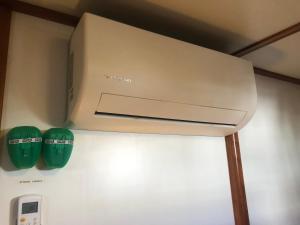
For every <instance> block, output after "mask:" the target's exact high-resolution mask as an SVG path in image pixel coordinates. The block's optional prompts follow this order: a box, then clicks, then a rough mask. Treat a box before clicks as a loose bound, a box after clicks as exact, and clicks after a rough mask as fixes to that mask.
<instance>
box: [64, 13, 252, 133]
mask: <svg viewBox="0 0 300 225" xmlns="http://www.w3.org/2000/svg"><path fill="white" fill-rule="evenodd" d="M69 67H70V69H69V75H68V116H67V117H68V123H69V124H70V125H71V126H72V127H74V128H77V129H84V130H102V131H119V132H135V133H159V134H183V135H207V136H225V135H228V134H231V133H234V132H236V131H237V130H239V129H240V128H242V127H243V126H244V125H245V124H246V123H247V122H248V121H249V120H250V118H251V117H252V115H253V113H254V111H255V108H256V102H257V94H256V85H255V77H254V73H253V68H252V65H251V63H250V62H248V61H245V60H243V59H240V58H236V57H233V56H230V55H226V54H222V53H220V52H217V51H213V50H210V49H206V48H203V47H199V46H196V45H193V44H190V43H186V42H183V41H179V40H176V39H173V38H169V37H166V36H162V35H159V34H155V33H152V32H149V31H145V30H142V29H139V28H135V27H132V26H129V25H125V24H122V23H119V22H116V21H113V20H109V19H106V18H103V17H99V16H95V15H92V14H88V13H86V14H84V15H83V17H82V18H81V20H80V23H79V24H78V26H77V28H76V29H75V31H74V33H73V36H72V39H71V43H70V55H69Z"/></svg>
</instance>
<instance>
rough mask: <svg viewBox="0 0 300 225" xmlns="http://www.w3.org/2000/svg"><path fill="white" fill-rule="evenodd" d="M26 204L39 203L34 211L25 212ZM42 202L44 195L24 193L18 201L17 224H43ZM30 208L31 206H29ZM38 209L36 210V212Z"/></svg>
mask: <svg viewBox="0 0 300 225" xmlns="http://www.w3.org/2000/svg"><path fill="white" fill-rule="evenodd" d="M26 204H34V205H35V204H37V206H36V210H35V209H34V208H33V211H34V212H30V213H24V207H26ZM41 204H42V196H40V195H24V196H21V197H19V199H18V202H17V218H16V219H17V223H16V224H17V225H41V209H42V208H41ZM29 209H30V208H29ZM35 211H36V212H35Z"/></svg>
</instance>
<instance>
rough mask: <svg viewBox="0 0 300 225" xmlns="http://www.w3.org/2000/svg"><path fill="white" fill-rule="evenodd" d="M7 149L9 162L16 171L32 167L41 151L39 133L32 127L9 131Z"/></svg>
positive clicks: (40, 136) (16, 128)
mask: <svg viewBox="0 0 300 225" xmlns="http://www.w3.org/2000/svg"><path fill="white" fill-rule="evenodd" d="M7 149H8V154H9V156H10V159H11V162H12V163H13V164H14V166H15V167H16V168H18V169H28V168H31V167H33V166H34V165H35V164H36V162H37V161H38V159H39V156H40V153H41V149H42V134H41V131H40V130H39V129H38V128H36V127H32V126H21V127H15V128H13V129H11V130H10V131H9V132H8V134H7Z"/></svg>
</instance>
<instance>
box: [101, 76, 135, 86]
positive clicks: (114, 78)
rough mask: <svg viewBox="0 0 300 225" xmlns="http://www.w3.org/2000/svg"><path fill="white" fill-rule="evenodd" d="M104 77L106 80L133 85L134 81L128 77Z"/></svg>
mask: <svg viewBox="0 0 300 225" xmlns="http://www.w3.org/2000/svg"><path fill="white" fill-rule="evenodd" d="M104 77H105V78H106V79H111V80H118V81H122V82H126V83H128V84H131V83H132V79H130V78H128V77H124V76H117V75H104Z"/></svg>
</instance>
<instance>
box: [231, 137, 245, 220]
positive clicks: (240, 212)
mask: <svg viewBox="0 0 300 225" xmlns="http://www.w3.org/2000/svg"><path fill="white" fill-rule="evenodd" d="M225 142H226V151H227V160H228V169H229V178H230V186H231V198H232V205H233V213H234V220H235V225H249V224H250V222H249V215H248V207H247V199H246V192H245V185H244V176H243V168H242V161H241V153H240V145H239V137H238V134H237V133H235V134H232V135H229V136H226V137H225Z"/></svg>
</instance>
